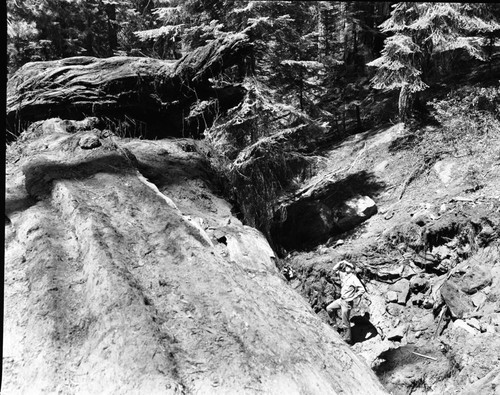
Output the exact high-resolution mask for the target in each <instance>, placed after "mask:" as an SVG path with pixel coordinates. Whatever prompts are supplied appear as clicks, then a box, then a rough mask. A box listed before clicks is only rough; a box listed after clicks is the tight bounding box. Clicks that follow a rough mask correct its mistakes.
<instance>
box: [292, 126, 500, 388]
mask: <svg viewBox="0 0 500 395" xmlns="http://www.w3.org/2000/svg"><path fill="white" fill-rule="evenodd" d="M426 133H428V134H427V135H425V136H424V137H425V139H431V138H432V136H436V135H440V133H442V131H440V130H437V129H436V128H435V127H434V128H431V127H429V129H428V130H427V131H426ZM429 136H431V137H429ZM413 137H414V136H412V135H409V134H407V133H406V132H405V131H404V130H403V129H402V128H401V127H400V125H395V126H392V127H386V128H381V129H378V130H373V131H369V132H365V133H362V134H358V135H355V136H352V137H350V138H348V139H346V140H344V141H343V142H341V143H340V144H338V145H337V146H336V147H334V149H333V150H331V151H330V152H329V153H328V154H327V155H326V156H325V157H324V160H325V161H326V164H325V166H324V168H323V170H321V171H320V172H319V173H318V174H317V175H316V176H315V177H314V178H312V179H311V180H309V181H308V184H306V185H304V186H303V189H304V190H307V189H315V188H316V189H318V185H323V186H322V188H324V185H325V184H329V183H330V184H335V183H337V184H338V183H343V184H344V185H346V186H347V187H349V185H350V187H351V190H353V191H355V192H357V193H360V194H362V195H367V196H369V197H370V198H371V199H373V200H374V202H375V203H376V205H377V213H376V214H374V215H373V216H371V218H369V219H367V220H366V222H364V223H363V224H362V225H361V226H359V227H357V228H356V229H354V230H351V231H349V232H343V233H337V234H333V235H332V236H331V238H330V239H329V240H328V241H327V242H324V241H322V242H321V243H318V244H317V246H316V247H314V248H312V249H309V250H307V251H302V252H300V251H291V252H290V253H289V254H288V256H287V257H286V259H285V260H284V262H283V263H282V264H283V271H284V272H285V273H286V274H287V276H288V278H289V281H290V284H291V285H292V286H294V287H295V288H296V289H297V290H299V291H300V292H302V294H303V295H304V296H305V297H306V298H308V300H309V302H310V304H311V305H312V306H313V308H314V309H315V311H316V312H317V313H318V314H319V315H320V316H322V317H323V319H324V321H325V322H329V321H330V319H329V318H328V316H327V314H326V311H325V309H324V308H325V306H326V304H327V303H329V302H330V301H331V300H333V299H334V297H335V295H336V294H337V293H338V291H339V281H338V278H336V277H335V276H334V275H333V274H332V273H331V267H332V264H333V263H335V262H337V261H338V260H340V259H344V258H347V259H350V260H351V261H353V262H354V263H356V265H357V267H358V275H359V276H360V277H361V278H362V279H364V281H365V284H366V287H367V291H368V292H367V294H366V296H364V297H363V298H362V300H361V301H359V302H358V304H357V308H356V309H355V311H354V312H353V314H352V320H351V321H352V323H353V333H354V336H355V341H356V343H355V344H354V346H353V350H354V351H355V352H356V353H358V354H359V355H360V356H362V357H363V358H364V359H365V360H366V362H367V363H368V364H369V365H370V366H372V368H373V369H374V370H375V371H376V372H377V374H378V376H379V377H380V379H381V380H382V382H383V383H384V385H385V387H386V388H387V389H388V390H389V391H391V392H392V393H394V394H407V393H412V394H443V393H447V394H457V393H462V394H469V393H481V394H497V393H498V380H499V378H500V370H499V366H500V360H499V359H498V356H499V355H500V336H499V333H500V321H499V317H500V310H499V301H500V240H499V235H500V171H499V170H500V160H499V157H498V152H500V140H499V136H498V135H497V132H496V131H495V130H491V131H490V132H488V133H486V134H484V135H477V136H476V137H475V139H472V140H470V141H467V142H466V143H465V144H466V145H467V149H466V150H465V151H464V153H462V152H457V151H456V150H454V149H453V148H456V147H448V150H449V152H448V154H445V155H441V156H429V155H428V156H426V153H425V152H423V151H422V150H420V151H419V149H418V148H419V147H425V149H427V150H429V151H432V149H433V148H432V143H429V142H428V143H425V141H426V140H425V139H422V140H419V141H416V142H415V141H412V140H411V139H412V138H413ZM450 148H451V149H450ZM459 148H460V147H459ZM361 175H363V177H360V176H361ZM359 180H369V181H370V182H369V183H365V186H364V187H363V185H362V184H361V185H360V183H359V182H357V181H359ZM318 196H319V197H321V196H324V195H321V194H319V195H318ZM316 202H317V203H318V204H319V203H322V202H325V200H323V201H322V200H320V199H317V200H316ZM326 203H328V202H326ZM302 215H304V216H307V215H308V214H307V213H303V214H302ZM318 221H319V222H321V217H320V216H318V217H317V221H316V222H318ZM306 225H307V224H306ZM294 231H295V232H306V233H307V232H308V229H307V228H306V229H299V230H294Z"/></svg>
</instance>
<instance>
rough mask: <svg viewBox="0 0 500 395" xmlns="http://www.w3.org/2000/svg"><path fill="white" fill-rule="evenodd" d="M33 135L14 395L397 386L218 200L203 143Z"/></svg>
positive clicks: (16, 250)
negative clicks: (380, 376)
mask: <svg viewBox="0 0 500 395" xmlns="http://www.w3.org/2000/svg"><path fill="white" fill-rule="evenodd" d="M70 127H71V128H70ZM69 128H70V129H71V132H72V133H68V129H69ZM31 129H32V130H30V131H29V132H28V133H26V134H25V135H23V136H22V138H21V139H19V141H17V142H15V143H14V144H12V145H11V146H9V147H8V148H9V152H8V153H7V157H8V161H7V185H8V188H6V190H7V191H8V192H7V196H6V200H7V204H6V213H7V214H8V215H9V217H10V218H11V220H12V221H11V224H10V225H9V226H8V227H7V228H6V247H5V252H6V254H5V255H6V259H5V261H6V285H5V289H6V293H5V294H6V306H7V309H6V313H5V329H4V338H5V340H4V382H3V387H2V390H4V391H5V393H9V394H21V393H33V391H35V393H50V394H52V393H64V394H70V393H78V394H103V393H106V394H172V395H173V394H186V395H189V394H257V393H265V394H318V395H319V394H345V395H347V394H352V395H357V394H370V395H378V394H384V393H385V391H384V390H383V388H382V387H381V385H380V384H379V382H378V380H377V378H376V377H375V375H374V373H373V372H372V371H371V369H370V368H369V367H368V366H367V365H366V364H365V363H364V362H363V361H362V360H361V359H360V358H359V357H358V356H356V355H355V354H354V353H353V351H352V350H351V349H350V348H349V346H347V345H346V344H345V343H344V342H343V341H342V340H341V339H340V337H339V336H338V334H337V333H336V332H335V331H334V330H332V328H330V327H329V326H328V325H326V324H325V323H323V322H322V321H321V319H320V318H319V317H318V316H317V315H316V314H314V312H313V311H312V310H311V308H310V307H309V305H308V304H307V303H306V302H305V300H304V299H303V298H302V297H301V296H300V295H299V294H298V293H296V292H295V291H294V290H293V289H292V288H291V287H290V286H288V285H287V284H286V282H285V281H284V279H283V278H282V276H281V275H280V273H279V272H278V270H277V268H276V266H275V264H274V261H273V260H274V259H273V258H274V254H273V251H272V250H271V248H270V247H269V245H268V244H267V242H266V240H265V239H264V237H263V236H262V234H261V233H259V232H258V231H256V230H255V229H252V228H250V227H248V226H243V225H242V223H241V222H240V221H238V220H237V219H236V218H235V217H233V215H232V214H231V207H230V206H229V205H228V204H227V203H225V202H224V201H222V199H220V197H217V196H216V195H214V193H213V191H212V189H211V187H210V185H211V184H210V177H209V174H208V173H207V170H206V168H205V167H204V166H202V164H203V163H204V162H203V157H202V156H201V155H200V154H198V153H197V152H196V151H197V150H201V149H202V147H203V145H204V143H205V142H204V141H189V140H188V139H182V140H180V141H178V140H174V139H164V140H161V141H155V142H152V141H147V140H137V139H132V140H121V139H119V138H117V137H115V136H113V135H109V134H107V133H103V132H99V131H96V129H95V128H94V126H93V123H92V122H90V121H89V122H70V121H61V120H48V121H45V122H40V123H37V124H34V125H32V127H31ZM89 142H92V143H93V144H89ZM42 147H43V150H42V152H40V150H41V148H42ZM21 148H22V149H21ZM139 170H140V173H139ZM23 174H24V176H23ZM146 177H147V179H148V180H151V182H150V181H148V180H147V179H146ZM152 182H154V184H153V183H152Z"/></svg>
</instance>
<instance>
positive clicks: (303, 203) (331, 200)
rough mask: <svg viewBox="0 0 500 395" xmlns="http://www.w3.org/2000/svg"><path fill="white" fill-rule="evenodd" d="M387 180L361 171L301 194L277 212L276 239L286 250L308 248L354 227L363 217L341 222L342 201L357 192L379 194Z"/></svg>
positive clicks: (274, 224)
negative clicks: (357, 219)
mask: <svg viewBox="0 0 500 395" xmlns="http://www.w3.org/2000/svg"><path fill="white" fill-rule="evenodd" d="M384 188H385V184H384V183H383V182H380V181H379V180H378V179H377V178H376V177H375V175H374V174H373V173H371V172H366V171H361V172H359V173H355V174H350V175H349V176H347V177H346V178H344V179H341V180H338V181H333V182H331V183H328V184H327V185H325V186H322V187H321V188H318V189H317V190H316V191H314V192H313V193H312V194H311V196H308V197H306V198H302V199H301V198H298V199H297V200H296V201H294V202H293V203H291V204H289V205H288V206H287V207H286V208H285V209H284V210H285V213H284V215H283V213H279V214H278V213H277V214H276V215H275V217H274V222H273V223H272V226H271V237H272V239H273V241H274V242H275V243H276V244H277V245H279V246H281V247H283V248H284V249H285V250H289V251H290V250H308V249H311V248H314V247H315V246H317V245H318V244H321V243H324V242H326V241H327V240H328V239H329V238H330V237H332V236H334V235H338V234H341V233H344V232H346V231H349V230H351V229H353V228H354V227H355V226H357V225H359V224H360V223H362V222H363V221H362V220H360V221H358V222H356V221H353V222H350V223H349V226H350V228H349V229H346V228H345V227H342V226H340V223H339V221H341V220H343V218H342V216H343V212H342V206H343V204H344V203H345V202H346V201H347V200H349V199H351V198H353V197H355V196H358V195H362V196H369V197H372V198H373V197H376V196H377V195H378V194H379V193H380V192H381V191H382V190H383V189H384ZM282 218H284V220H282Z"/></svg>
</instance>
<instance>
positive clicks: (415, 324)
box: [411, 313, 434, 331]
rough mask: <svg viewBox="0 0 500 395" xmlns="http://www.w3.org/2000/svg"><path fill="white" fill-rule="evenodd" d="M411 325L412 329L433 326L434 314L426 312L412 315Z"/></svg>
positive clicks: (423, 328) (426, 328)
mask: <svg viewBox="0 0 500 395" xmlns="http://www.w3.org/2000/svg"><path fill="white" fill-rule="evenodd" d="M411 326H412V329H413V330H414V331H426V330H428V329H429V328H432V327H433V326H434V315H433V314H432V313H427V314H424V315H423V316H417V317H414V318H413V319H412V320H411Z"/></svg>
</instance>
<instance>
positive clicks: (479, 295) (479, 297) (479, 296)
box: [471, 291, 487, 308]
mask: <svg viewBox="0 0 500 395" xmlns="http://www.w3.org/2000/svg"><path fill="white" fill-rule="evenodd" d="M486 298H487V296H486V294H485V293H483V292H482V291H479V292H476V293H475V294H473V295H472V296H471V300H472V303H474V306H476V307H477V308H481V307H482V306H483V304H484V303H485V302H486Z"/></svg>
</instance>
